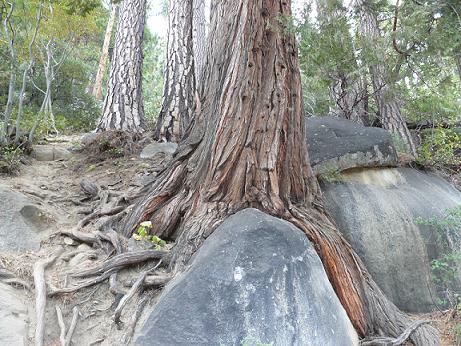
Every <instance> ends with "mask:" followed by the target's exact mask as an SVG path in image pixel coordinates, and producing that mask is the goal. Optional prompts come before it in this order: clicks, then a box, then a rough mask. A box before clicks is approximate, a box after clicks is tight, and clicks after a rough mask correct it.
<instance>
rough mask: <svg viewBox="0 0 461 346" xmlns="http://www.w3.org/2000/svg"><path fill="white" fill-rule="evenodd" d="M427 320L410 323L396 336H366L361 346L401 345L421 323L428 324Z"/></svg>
mask: <svg viewBox="0 0 461 346" xmlns="http://www.w3.org/2000/svg"><path fill="white" fill-rule="evenodd" d="M428 323H430V322H429V321H416V322H414V323H413V324H412V325H410V326H409V327H408V328H407V329H406V330H405V332H403V333H402V334H401V335H400V336H399V337H398V338H383V337H377V338H367V339H364V340H362V341H361V343H360V345H362V346H399V345H403V344H404V343H405V342H406V341H407V340H408V339H409V338H410V336H411V334H412V333H414V332H415V330H416V329H418V328H419V327H420V326H422V325H423V324H428Z"/></svg>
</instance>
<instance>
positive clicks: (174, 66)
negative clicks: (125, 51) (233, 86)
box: [155, 0, 195, 141]
mask: <svg viewBox="0 0 461 346" xmlns="http://www.w3.org/2000/svg"><path fill="white" fill-rule="evenodd" d="M192 5H193V0H170V8H169V14H168V23H169V24H168V44H167V59H166V69H165V84H164V87H163V102H162V108H161V110H160V114H159V116H158V119H157V125H156V132H155V137H156V138H157V139H158V140H166V141H179V140H180V139H181V137H182V136H183V135H184V132H185V131H186V129H187V127H188V126H189V122H190V119H191V117H192V112H193V104H194V97H195V71H194V54H193V40H192V36H193V33H192V17H193V16H192V13H193V12H192V11H193V6H192Z"/></svg>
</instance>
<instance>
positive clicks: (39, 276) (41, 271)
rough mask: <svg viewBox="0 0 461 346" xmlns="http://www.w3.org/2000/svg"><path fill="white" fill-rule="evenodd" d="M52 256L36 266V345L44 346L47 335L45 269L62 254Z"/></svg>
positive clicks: (40, 261)
mask: <svg viewBox="0 0 461 346" xmlns="http://www.w3.org/2000/svg"><path fill="white" fill-rule="evenodd" d="M61 252H62V250H61V251H59V252H58V254H55V255H52V256H50V257H49V258H47V259H42V260H38V261H37V262H36V263H35V265H34V284H35V314H36V323H37V325H36V326H35V345H36V346H42V345H43V335H44V333H45V308H46V282H45V269H46V268H47V267H48V266H49V265H51V264H52V263H53V262H54V261H55V260H56V259H57V258H58V257H59V255H60V254H61Z"/></svg>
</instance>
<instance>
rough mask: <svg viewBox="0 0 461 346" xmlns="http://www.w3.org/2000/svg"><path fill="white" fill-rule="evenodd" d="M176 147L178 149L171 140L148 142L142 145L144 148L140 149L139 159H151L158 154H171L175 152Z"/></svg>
mask: <svg viewBox="0 0 461 346" xmlns="http://www.w3.org/2000/svg"><path fill="white" fill-rule="evenodd" d="M176 149H178V145H177V144H176V143H172V142H166V143H157V142H154V143H151V144H148V145H146V146H145V147H144V149H143V150H142V151H141V155H140V157H141V159H152V158H153V157H155V156H156V155H158V154H163V155H173V154H174V153H175V152H176Z"/></svg>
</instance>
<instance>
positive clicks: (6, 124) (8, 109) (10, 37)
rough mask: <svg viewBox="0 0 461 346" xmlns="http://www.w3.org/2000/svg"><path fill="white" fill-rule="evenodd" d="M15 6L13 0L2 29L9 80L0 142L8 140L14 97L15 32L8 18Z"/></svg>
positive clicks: (3, 142) (0, 130)
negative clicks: (7, 51)
mask: <svg viewBox="0 0 461 346" xmlns="http://www.w3.org/2000/svg"><path fill="white" fill-rule="evenodd" d="M14 8H15V2H14V1H13V2H12V3H11V5H10V9H9V11H8V14H7V15H6V17H5V19H4V21H3V29H4V31H5V37H6V40H7V42H8V49H9V53H10V81H9V83H8V98H7V100H6V106H5V111H4V112H3V128H0V144H5V143H7V142H8V135H9V128H10V118H11V113H12V112H13V98H14V89H15V82H16V52H15V48H14V40H15V36H16V34H15V32H14V31H13V32H10V28H9V26H10V24H11V23H10V19H11V16H12V15H13V11H14Z"/></svg>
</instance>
